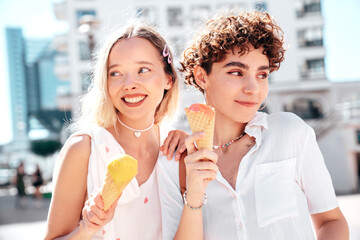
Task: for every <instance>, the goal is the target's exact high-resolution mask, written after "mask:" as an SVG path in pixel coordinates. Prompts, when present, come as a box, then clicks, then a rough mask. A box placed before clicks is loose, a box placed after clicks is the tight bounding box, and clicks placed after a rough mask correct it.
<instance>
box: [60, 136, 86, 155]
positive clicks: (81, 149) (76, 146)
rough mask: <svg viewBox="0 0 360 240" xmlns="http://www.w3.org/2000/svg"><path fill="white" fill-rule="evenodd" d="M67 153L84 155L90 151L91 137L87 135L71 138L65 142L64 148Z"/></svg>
mask: <svg viewBox="0 0 360 240" xmlns="http://www.w3.org/2000/svg"><path fill="white" fill-rule="evenodd" d="M63 149H64V150H65V151H66V152H67V153H72V154H86V153H90V150H91V137H90V136H89V135H87V134H81V135H75V136H71V137H70V138H69V139H68V141H66V143H65V145H64V148H63Z"/></svg>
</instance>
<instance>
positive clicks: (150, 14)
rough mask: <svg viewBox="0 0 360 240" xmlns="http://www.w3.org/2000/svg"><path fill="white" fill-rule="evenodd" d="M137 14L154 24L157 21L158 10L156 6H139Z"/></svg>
mask: <svg viewBox="0 0 360 240" xmlns="http://www.w3.org/2000/svg"><path fill="white" fill-rule="evenodd" d="M136 16H137V17H138V18H144V19H146V20H148V21H149V22H151V23H153V24H156V22H157V12H156V9H155V8H154V7H139V8H137V10H136Z"/></svg>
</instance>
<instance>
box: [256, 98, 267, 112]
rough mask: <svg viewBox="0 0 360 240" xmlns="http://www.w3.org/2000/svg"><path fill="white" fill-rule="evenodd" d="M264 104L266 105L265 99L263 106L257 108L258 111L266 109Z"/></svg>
mask: <svg viewBox="0 0 360 240" xmlns="http://www.w3.org/2000/svg"><path fill="white" fill-rule="evenodd" d="M266 104H267V99H266V98H265V103H264V105H262V106H260V108H259V110H258V111H260V110H263V109H264V108H265V107H266Z"/></svg>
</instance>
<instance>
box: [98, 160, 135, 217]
mask: <svg viewBox="0 0 360 240" xmlns="http://www.w3.org/2000/svg"><path fill="white" fill-rule="evenodd" d="M136 174H137V161H136V160H135V159H134V158H132V157H131V156H129V155H126V154H124V155H122V156H121V157H120V158H117V159H114V160H113V161H111V162H110V163H109V165H108V166H107V172H106V177H105V181H104V184H103V186H102V189H101V197H102V199H103V202H104V210H105V211H107V210H108V209H109V208H110V206H111V205H112V204H113V203H114V201H115V200H116V199H117V198H118V197H119V196H120V194H121V193H122V192H123V190H124V189H125V187H126V186H127V185H128V184H129V183H130V182H131V180H132V179H133V178H134V177H135V176H136Z"/></svg>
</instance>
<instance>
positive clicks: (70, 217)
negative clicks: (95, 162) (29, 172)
mask: <svg viewBox="0 0 360 240" xmlns="http://www.w3.org/2000/svg"><path fill="white" fill-rule="evenodd" d="M90 152H91V145H90V137H89V136H86V135H83V136H76V137H73V138H72V139H70V140H69V141H68V142H67V143H66V144H65V146H64V147H63V149H62V150H61V152H60V155H59V159H58V161H61V163H60V167H59V169H58V172H57V174H55V179H54V181H55V186H54V190H53V196H52V200H51V204H50V209H49V215H48V220H47V225H48V226H47V233H46V237H45V239H54V238H57V237H60V236H66V238H67V239H90V238H91V236H92V235H93V234H94V233H95V232H92V231H89V229H88V228H87V227H86V225H85V224H84V222H83V221H81V222H80V217H81V211H82V209H83V206H84V202H85V199H86V188H87V187H86V186H87V173H88V170H87V169H88V161H89V157H90Z"/></svg>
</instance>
